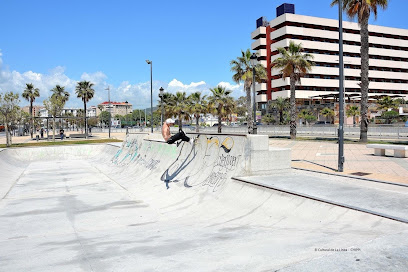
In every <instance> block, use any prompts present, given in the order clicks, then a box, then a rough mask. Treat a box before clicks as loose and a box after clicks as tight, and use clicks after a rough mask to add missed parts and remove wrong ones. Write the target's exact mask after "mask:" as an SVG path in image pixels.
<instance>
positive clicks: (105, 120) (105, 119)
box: [99, 111, 110, 125]
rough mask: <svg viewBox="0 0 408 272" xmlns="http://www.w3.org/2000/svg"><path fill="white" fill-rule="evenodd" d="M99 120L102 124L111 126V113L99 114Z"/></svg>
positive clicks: (103, 112)
mask: <svg viewBox="0 0 408 272" xmlns="http://www.w3.org/2000/svg"><path fill="white" fill-rule="evenodd" d="M99 118H100V119H101V122H102V123H104V124H106V125H109V118H110V112H108V111H102V112H101V114H99Z"/></svg>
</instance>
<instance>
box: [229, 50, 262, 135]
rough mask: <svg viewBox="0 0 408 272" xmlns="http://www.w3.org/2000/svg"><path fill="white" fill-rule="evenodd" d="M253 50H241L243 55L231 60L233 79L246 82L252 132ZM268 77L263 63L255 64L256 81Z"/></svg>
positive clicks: (249, 129)
mask: <svg viewBox="0 0 408 272" xmlns="http://www.w3.org/2000/svg"><path fill="white" fill-rule="evenodd" d="M250 58H251V51H250V50H249V49H247V50H246V51H245V52H244V51H242V50H241V56H240V57H238V58H237V59H236V60H232V61H231V62H230V65H231V71H232V72H233V73H234V75H233V76H232V79H233V80H234V82H236V83H240V82H244V89H245V91H246V107H247V112H248V133H252V131H253V126H254V123H253V122H254V120H252V115H251V114H249V113H250V112H252V109H251V86H252V84H253V83H252V78H253V77H252V65H251V62H250ZM264 79H266V70H265V67H264V66H262V64H260V63H258V64H257V65H256V66H255V81H256V82H262V80H264Z"/></svg>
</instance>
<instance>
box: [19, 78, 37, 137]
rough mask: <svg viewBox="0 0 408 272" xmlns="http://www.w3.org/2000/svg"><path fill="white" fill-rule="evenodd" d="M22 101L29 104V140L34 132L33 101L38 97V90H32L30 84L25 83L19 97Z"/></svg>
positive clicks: (32, 86)
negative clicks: (24, 100)
mask: <svg viewBox="0 0 408 272" xmlns="http://www.w3.org/2000/svg"><path fill="white" fill-rule="evenodd" d="M21 96H22V97H23V98H24V99H26V100H27V101H29V102H30V119H31V123H30V127H31V128H30V134H31V138H33V130H34V119H33V102H34V101H35V98H36V97H39V96H40V90H39V89H38V88H34V85H33V84H32V83H26V88H25V89H24V91H23V94H22V95H21Z"/></svg>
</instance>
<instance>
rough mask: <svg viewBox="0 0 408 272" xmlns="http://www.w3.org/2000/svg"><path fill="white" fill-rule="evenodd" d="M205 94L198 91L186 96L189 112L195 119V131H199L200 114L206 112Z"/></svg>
mask: <svg viewBox="0 0 408 272" xmlns="http://www.w3.org/2000/svg"><path fill="white" fill-rule="evenodd" d="M206 97H207V96H206V95H203V96H202V95H201V93H200V92H195V93H192V94H190V95H189V96H188V99H189V102H190V103H189V112H190V113H191V114H193V115H194V118H195V120H196V132H200V124H199V121H200V115H201V114H206V113H207V111H208V103H207V100H206Z"/></svg>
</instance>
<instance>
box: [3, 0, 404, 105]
mask: <svg viewBox="0 0 408 272" xmlns="http://www.w3.org/2000/svg"><path fill="white" fill-rule="evenodd" d="M284 2H285V1H281V0H279V1H277V0H269V1H265V0H259V1H256V2H255V1H254V2H251V1H241V0H236V1H213V0H207V1H178V0H174V1H132V0H116V1H113V0H112V1H107V0H99V1H95V0H81V1H79V0H70V1H55V0H52V1H51V0H38V1H32V0H19V1H16V0H0V10H1V16H0V91H1V92H5V91H15V92H19V93H21V92H22V90H23V89H24V86H25V83H30V82H32V83H33V84H34V85H35V86H36V87H38V88H40V93H41V97H40V98H38V99H37V104H42V101H43V99H45V98H47V97H48V95H49V90H50V89H52V88H53V87H54V86H55V85H56V84H60V85H63V86H66V89H67V90H68V91H69V92H70V93H71V98H70V101H69V102H68V104H67V106H71V107H82V105H81V101H80V100H79V99H77V98H75V96H74V88H75V84H76V82H77V81H79V80H84V79H85V80H91V81H92V82H94V83H95V90H96V94H95V98H94V99H93V100H91V101H90V103H89V105H96V104H98V103H100V102H102V101H104V100H106V99H107V93H106V91H105V90H104V89H105V88H106V87H107V86H110V87H111V90H112V91H111V97H112V100H115V101H125V100H128V101H129V102H130V103H132V104H133V105H134V108H142V107H146V106H148V105H150V69H149V66H148V65H147V64H146V62H145V60H146V59H150V60H152V61H153V88H154V95H157V92H158V89H159V88H160V86H163V88H165V90H167V91H170V92H176V91H186V92H187V93H191V92H193V91H197V90H198V91H202V92H208V89H209V88H211V87H215V86H216V85H217V84H220V83H221V84H223V85H224V86H226V87H227V88H230V89H232V90H233V95H234V96H235V97H238V96H241V95H243V94H244V93H243V90H242V86H240V85H237V84H235V83H234V82H233V81H232V79H231V77H232V73H231V72H230V66H229V62H230V61H231V60H232V59H235V58H236V57H237V56H238V55H239V54H240V50H241V49H243V50H245V49H247V48H250V45H251V42H252V41H251V39H250V33H251V32H252V31H254V30H255V21H256V19H257V18H259V17H261V16H265V17H267V19H268V20H272V19H274V18H275V16H276V15H275V14H276V11H275V9H276V7H277V6H279V5H280V4H282V3H284ZM286 2H287V3H292V4H295V10H296V13H297V14H303V15H310V16H317V17H324V18H333V19H337V14H338V12H337V7H333V8H332V7H330V2H331V0H314V1H305V0H292V1H290V0H288V1H286ZM406 10H408V1H407V0H389V7H388V9H387V10H386V11H385V12H383V11H381V10H380V11H379V14H378V19H377V21H375V22H374V21H373V20H371V22H370V23H374V24H378V25H383V26H390V27H398V28H408V27H407V22H408V21H407V19H406ZM345 20H348V19H347V18H345ZM155 100H156V99H155ZM21 104H22V105H25V104H26V102H24V101H23V102H22V103H21Z"/></svg>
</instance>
